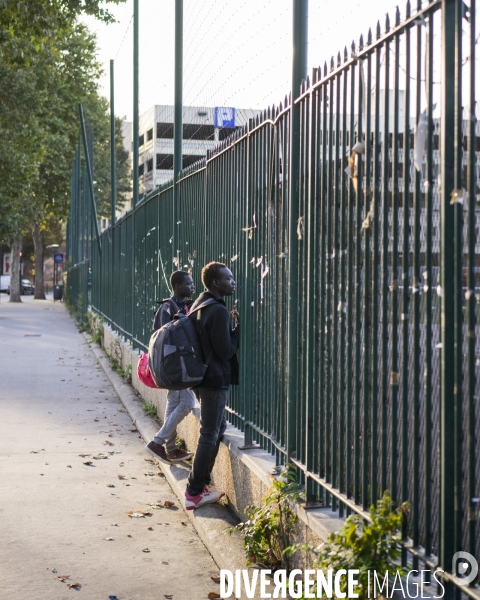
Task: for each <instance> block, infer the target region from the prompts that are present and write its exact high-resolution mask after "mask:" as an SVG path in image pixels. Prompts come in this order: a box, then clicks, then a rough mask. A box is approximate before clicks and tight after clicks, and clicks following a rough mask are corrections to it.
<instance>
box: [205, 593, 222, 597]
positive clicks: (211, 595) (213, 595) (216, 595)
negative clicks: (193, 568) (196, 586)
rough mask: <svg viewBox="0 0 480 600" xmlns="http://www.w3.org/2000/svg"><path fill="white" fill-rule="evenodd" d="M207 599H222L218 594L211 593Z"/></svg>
mask: <svg viewBox="0 0 480 600" xmlns="http://www.w3.org/2000/svg"><path fill="white" fill-rule="evenodd" d="M207 597H208V598H220V594H217V592H210V593H209V594H208V596H207Z"/></svg>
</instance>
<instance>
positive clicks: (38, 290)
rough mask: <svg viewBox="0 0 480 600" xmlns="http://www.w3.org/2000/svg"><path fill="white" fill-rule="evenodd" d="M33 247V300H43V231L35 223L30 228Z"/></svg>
mask: <svg viewBox="0 0 480 600" xmlns="http://www.w3.org/2000/svg"><path fill="white" fill-rule="evenodd" d="M32 235H33V246H34V249H35V296H34V298H35V300H45V287H44V282H43V241H44V240H43V238H44V235H43V231H41V230H40V225H39V224H38V223H35V225H34V226H33V227H32Z"/></svg>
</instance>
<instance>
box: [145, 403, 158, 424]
mask: <svg viewBox="0 0 480 600" xmlns="http://www.w3.org/2000/svg"><path fill="white" fill-rule="evenodd" d="M142 408H143V410H144V411H145V412H146V413H147V415H148V416H149V417H152V418H153V419H155V420H156V421H158V422H159V423H161V421H160V417H159V416H158V412H157V407H156V406H155V404H152V403H151V402H144V403H143V404H142Z"/></svg>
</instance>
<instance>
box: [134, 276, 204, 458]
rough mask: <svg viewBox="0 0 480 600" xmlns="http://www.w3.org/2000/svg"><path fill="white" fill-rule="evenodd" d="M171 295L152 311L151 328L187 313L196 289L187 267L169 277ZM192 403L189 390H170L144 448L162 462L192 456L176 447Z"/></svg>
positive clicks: (193, 398) (193, 400) (157, 327)
mask: <svg viewBox="0 0 480 600" xmlns="http://www.w3.org/2000/svg"><path fill="white" fill-rule="evenodd" d="M170 286H171V288H172V292H173V294H172V297H171V298H169V299H168V300H165V301H163V302H162V304H161V306H160V308H159V309H158V312H157V314H156V315H155V324H154V328H155V329H159V328H160V327H163V326H164V325H166V324H167V323H169V322H170V321H172V320H173V317H174V316H175V315H176V314H177V313H180V314H182V315H187V314H188V305H187V302H186V300H187V298H191V297H192V296H193V294H194V293H195V285H194V284H193V279H192V278H191V277H190V275H189V274H188V273H187V272H186V271H175V272H174V273H172V275H171V277H170ZM194 406H195V396H194V395H193V392H192V391H191V390H169V391H168V392H167V407H166V409H165V419H164V422H163V426H162V428H161V429H160V431H159V432H158V433H157V434H156V435H155V437H154V438H153V440H152V441H151V442H150V443H148V444H147V445H146V446H145V449H146V450H148V452H150V454H153V456H154V457H155V458H158V460H161V461H162V462H164V463H176V462H182V461H184V460H187V459H189V458H191V457H192V456H193V453H192V452H188V451H186V450H181V449H180V448H177V445H176V439H177V426H178V425H179V423H180V422H181V421H183V419H184V418H185V417H186V416H187V415H188V414H189V413H190V412H191V410H192V409H193V407H194Z"/></svg>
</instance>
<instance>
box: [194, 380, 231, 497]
mask: <svg viewBox="0 0 480 600" xmlns="http://www.w3.org/2000/svg"><path fill="white" fill-rule="evenodd" d="M195 391H196V393H197V394H198V397H199V400H200V439H199V440H198V446H197V451H196V452H195V458H194V461H193V468H192V472H191V473H190V476H189V478H188V485H187V494H190V495H191V496H197V495H198V494H201V493H202V491H203V488H204V487H205V486H206V485H208V484H210V481H211V473H212V469H213V465H214V464H215V459H216V458H217V454H218V449H219V447H220V441H221V439H222V436H223V434H224V433H225V429H226V428H227V421H226V420H225V404H226V402H227V394H228V389H226V388H198V389H197V390H195Z"/></svg>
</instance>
